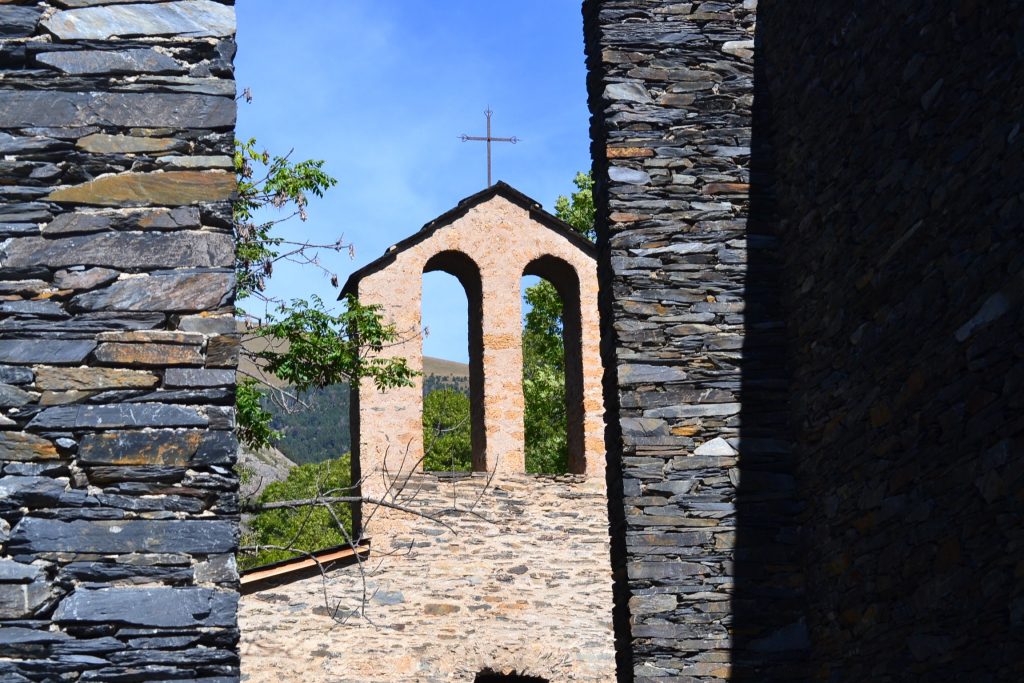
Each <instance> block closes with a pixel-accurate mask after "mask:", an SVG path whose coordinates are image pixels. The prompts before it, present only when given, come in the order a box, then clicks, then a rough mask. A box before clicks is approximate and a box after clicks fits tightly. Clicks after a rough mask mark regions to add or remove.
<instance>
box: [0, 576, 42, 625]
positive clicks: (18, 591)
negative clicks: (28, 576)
mask: <svg viewBox="0 0 1024 683" xmlns="http://www.w3.org/2000/svg"><path fill="white" fill-rule="evenodd" d="M51 595H52V589H51V588H50V584H49V583H47V582H46V581H37V582H35V583H0V619H23V618H25V617H31V616H33V615H34V614H35V612H36V610H38V609H39V608H40V607H42V606H43V604H44V603H46V601H47V600H49V599H50V597H51Z"/></svg>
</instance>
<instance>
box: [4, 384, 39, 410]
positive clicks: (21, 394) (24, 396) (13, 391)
mask: <svg viewBox="0 0 1024 683" xmlns="http://www.w3.org/2000/svg"><path fill="white" fill-rule="evenodd" d="M32 399H33V397H32V394H30V393H28V392H27V391H23V390H22V389H19V388H17V387H14V386H11V385H10V384H0V408H14V407H18V406H23V405H25V404H27V403H31V402H32Z"/></svg>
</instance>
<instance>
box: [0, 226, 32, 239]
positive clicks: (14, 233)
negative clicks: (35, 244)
mask: <svg viewBox="0 0 1024 683" xmlns="http://www.w3.org/2000/svg"><path fill="white" fill-rule="evenodd" d="M38 234H39V226H38V225H36V224H35V223H0V237H27V236H28V235H38Z"/></svg>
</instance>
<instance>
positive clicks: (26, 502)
mask: <svg viewBox="0 0 1024 683" xmlns="http://www.w3.org/2000/svg"><path fill="white" fill-rule="evenodd" d="M66 485H67V479H54V478H52V477H38V476H27V477H7V476H5V477H0V507H28V508H45V507H54V506H56V505H58V504H59V502H60V500H61V497H62V495H63V493H64V491H65V488H66Z"/></svg>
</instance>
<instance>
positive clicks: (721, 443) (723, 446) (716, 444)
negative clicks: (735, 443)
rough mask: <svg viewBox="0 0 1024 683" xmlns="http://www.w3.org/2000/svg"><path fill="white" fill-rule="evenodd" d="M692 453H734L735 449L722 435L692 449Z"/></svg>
mask: <svg viewBox="0 0 1024 683" xmlns="http://www.w3.org/2000/svg"><path fill="white" fill-rule="evenodd" d="M693 454H694V455H736V449H735V448H733V447H732V446H730V445H729V442H728V441H726V440H725V439H723V438H722V437H716V438H714V439H712V440H711V441H708V442H707V443H703V444H701V445H700V446H698V447H697V448H696V449H694V451H693Z"/></svg>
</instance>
